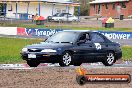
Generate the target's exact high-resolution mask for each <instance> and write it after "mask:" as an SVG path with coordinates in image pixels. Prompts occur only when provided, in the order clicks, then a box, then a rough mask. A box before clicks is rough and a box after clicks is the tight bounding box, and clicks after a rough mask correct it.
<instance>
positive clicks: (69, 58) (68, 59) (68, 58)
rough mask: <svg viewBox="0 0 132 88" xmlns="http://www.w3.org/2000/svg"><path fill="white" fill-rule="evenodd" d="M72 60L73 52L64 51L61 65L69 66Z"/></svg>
mask: <svg viewBox="0 0 132 88" xmlns="http://www.w3.org/2000/svg"><path fill="white" fill-rule="evenodd" d="M71 62H72V54H71V53H70V52H64V54H63V55H62V58H61V61H60V63H59V65H60V66H62V67H65V66H69V65H70V64H71Z"/></svg>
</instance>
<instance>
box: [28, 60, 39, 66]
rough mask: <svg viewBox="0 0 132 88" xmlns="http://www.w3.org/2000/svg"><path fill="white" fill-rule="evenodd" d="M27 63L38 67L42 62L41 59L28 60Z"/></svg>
mask: <svg viewBox="0 0 132 88" xmlns="http://www.w3.org/2000/svg"><path fill="white" fill-rule="evenodd" d="M27 64H28V65H29V66H30V67H37V66H38V65H39V64H40V62H39V61H32V60H31V61H27Z"/></svg>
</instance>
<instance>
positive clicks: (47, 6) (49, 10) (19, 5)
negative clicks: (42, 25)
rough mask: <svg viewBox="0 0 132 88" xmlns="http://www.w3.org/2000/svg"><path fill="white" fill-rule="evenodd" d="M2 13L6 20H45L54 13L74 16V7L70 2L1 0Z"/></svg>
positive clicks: (69, 0) (62, 0)
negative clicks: (36, 16) (37, 16)
mask: <svg viewBox="0 0 132 88" xmlns="http://www.w3.org/2000/svg"><path fill="white" fill-rule="evenodd" d="M0 3H1V6H2V10H1V13H3V14H4V15H5V16H6V17H7V18H16V19H31V18H32V16H33V15H36V14H38V15H41V16H44V17H45V18H47V17H48V16H52V15H54V14H55V13H62V12H66V13H71V14H74V6H78V5H79V4H78V3H73V2H72V1H71V0H1V1H0Z"/></svg>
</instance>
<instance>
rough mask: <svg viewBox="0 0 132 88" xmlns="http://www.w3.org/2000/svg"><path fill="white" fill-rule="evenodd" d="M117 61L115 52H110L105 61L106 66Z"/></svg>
mask: <svg viewBox="0 0 132 88" xmlns="http://www.w3.org/2000/svg"><path fill="white" fill-rule="evenodd" d="M114 63H115V55H114V53H113V52H108V53H107V54H106V58H105V59H104V61H103V64H104V65H105V66H112V65H113V64H114Z"/></svg>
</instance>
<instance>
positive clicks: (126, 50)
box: [122, 46, 132, 60]
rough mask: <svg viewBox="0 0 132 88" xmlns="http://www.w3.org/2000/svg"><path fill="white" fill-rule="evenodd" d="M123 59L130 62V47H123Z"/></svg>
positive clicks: (131, 54) (131, 53) (131, 58)
mask: <svg viewBox="0 0 132 88" xmlns="http://www.w3.org/2000/svg"><path fill="white" fill-rule="evenodd" d="M122 50H123V59H124V60H132V46H123V47H122Z"/></svg>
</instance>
